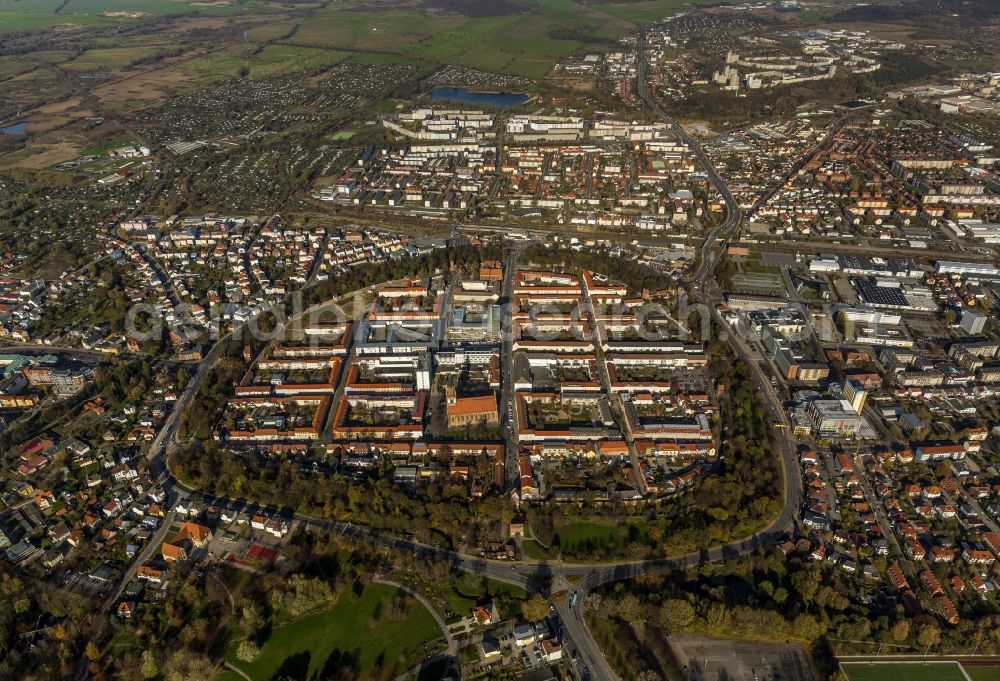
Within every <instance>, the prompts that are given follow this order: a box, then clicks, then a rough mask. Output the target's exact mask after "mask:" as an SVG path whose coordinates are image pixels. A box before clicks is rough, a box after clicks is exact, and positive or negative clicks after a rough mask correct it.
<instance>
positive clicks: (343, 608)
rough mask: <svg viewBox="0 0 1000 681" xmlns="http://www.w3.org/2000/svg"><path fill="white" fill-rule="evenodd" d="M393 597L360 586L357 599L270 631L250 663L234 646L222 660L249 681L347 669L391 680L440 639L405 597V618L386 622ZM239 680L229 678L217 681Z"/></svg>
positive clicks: (389, 591)
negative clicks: (427, 647)
mask: <svg viewBox="0 0 1000 681" xmlns="http://www.w3.org/2000/svg"><path fill="white" fill-rule="evenodd" d="M399 595H401V593H400V592H399V591H398V590H397V589H395V588H393V587H389V586H383V585H379V584H372V585H368V586H366V587H365V588H364V591H363V592H362V594H361V596H360V597H359V598H354V597H352V596H351V595H350V594H348V593H345V594H343V595H342V596H341V597H340V599H339V600H338V602H337V604H336V605H334V606H333V607H332V608H330V609H328V610H325V611H323V612H320V613H317V614H314V615H307V616H305V617H302V618H300V619H297V620H294V621H293V622H291V623H289V624H286V625H284V626H280V627H278V628H276V629H275V630H274V631H273V632H271V635H270V637H269V638H268V639H267V641H266V642H265V643H264V645H263V646H261V650H260V655H259V656H258V657H257V659H255V660H254V661H253V662H250V663H247V662H242V661H240V660H239V659H237V657H236V644H235V643H234V644H233V645H232V646H231V647H230V650H229V652H228V653H227V655H226V659H227V661H228V662H229V663H230V664H231V665H233V666H235V667H237V668H238V669H240V670H241V671H243V672H244V673H245V674H246V676H248V677H249V678H251V679H254V681H267V679H271V678H280V677H284V676H285V675H288V676H290V677H292V678H313V677H314V676H316V677H322V678H325V677H326V674H327V673H329V671H331V670H332V669H344V668H353V671H354V673H353V674H352V676H354V677H355V678H393V677H394V676H395V675H396V674H398V673H400V672H402V671H403V670H405V669H408V668H409V667H411V666H412V665H413V664H415V663H417V662H419V661H420V660H422V659H424V658H425V653H424V646H425V644H428V643H430V642H432V641H434V640H435V639H437V638H439V637H441V635H442V633H441V631H440V630H439V629H438V626H437V624H436V623H435V622H434V618H433V617H432V616H431V614H430V613H429V612H427V610H426V609H425V608H424V607H423V606H422V605H421V604H420V603H418V602H417V601H415V600H413V599H412V598H410V597H405V598H406V601H405V606H406V611H405V615H404V616H403V617H400V618H390V617H389V610H390V607H389V606H390V603H391V602H392V600H393V599H394V598H396V597H397V596H399ZM377 667H378V668H379V670H378V671H377V672H376V671H375V670H376V668H377ZM290 672H295V673H290ZM240 678H241V676H240V675H239V674H236V673H235V672H230V673H227V674H225V675H223V676H222V677H220V679H219V681H231V680H232V681H239V679H240Z"/></svg>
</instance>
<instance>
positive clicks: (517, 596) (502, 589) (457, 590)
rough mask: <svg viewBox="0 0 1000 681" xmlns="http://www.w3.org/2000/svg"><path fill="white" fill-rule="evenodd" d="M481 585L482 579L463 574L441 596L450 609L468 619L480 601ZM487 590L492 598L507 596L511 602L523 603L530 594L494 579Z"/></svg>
mask: <svg viewBox="0 0 1000 681" xmlns="http://www.w3.org/2000/svg"><path fill="white" fill-rule="evenodd" d="M481 585H482V578H481V577H478V576H476V575H472V574H469V573H467V572H463V573H462V574H461V575H460V576H459V578H458V581H456V582H455V585H454V586H447V587H445V588H444V589H442V594H441V595H442V596H443V597H444V599H445V600H446V601H448V607H450V608H451V609H452V611H454V612H456V613H458V614H459V615H462V616H463V617H466V616H468V615H471V614H472V608H473V607H474V606H475V605H476V601H477V600H479V591H480V588H481ZM486 589H487V590H488V591H489V595H490V597H491V598H494V597H496V596H500V595H502V594H505V595H507V597H508V599H509V600H510V601H523V600H524V599H525V598H527V597H528V594H526V593H525V591H524V589H522V588H520V587H518V586H514V585H513V584H505V583H503V582H498V581H496V580H493V579H490V580H488V581H487V584H486ZM515 609H516V608H515ZM501 614H502V615H504V616H512V615H513V614H515V613H501Z"/></svg>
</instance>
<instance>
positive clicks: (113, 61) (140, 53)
mask: <svg viewBox="0 0 1000 681" xmlns="http://www.w3.org/2000/svg"><path fill="white" fill-rule="evenodd" d="M158 50H159V48H157V47H111V48H105V49H96V50H87V51H86V52H84V53H83V54H81V55H80V56H79V57H77V58H75V59H71V60H70V61H66V62H63V63H62V64H60V67H61V68H64V69H69V70H71V71H107V70H109V69H119V68H122V67H124V66H127V65H129V64H130V63H132V62H133V61H134V60H136V59H142V58H143V57H148V56H150V55H152V54H155V53H156V52H157V51H158Z"/></svg>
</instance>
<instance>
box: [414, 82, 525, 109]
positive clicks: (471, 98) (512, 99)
mask: <svg viewBox="0 0 1000 681" xmlns="http://www.w3.org/2000/svg"><path fill="white" fill-rule="evenodd" d="M430 94H431V99H442V100H445V101H449V102H459V103H461V104H478V105H480V106H492V107H496V108H498V109H509V108H510V107H512V106H518V105H519V104H524V103H525V102H527V101H528V99H530V98H529V97H528V95H526V94H523V93H520V92H476V91H475V90H468V89H466V88H464V87H436V88H434V89H433V90H431V93H430Z"/></svg>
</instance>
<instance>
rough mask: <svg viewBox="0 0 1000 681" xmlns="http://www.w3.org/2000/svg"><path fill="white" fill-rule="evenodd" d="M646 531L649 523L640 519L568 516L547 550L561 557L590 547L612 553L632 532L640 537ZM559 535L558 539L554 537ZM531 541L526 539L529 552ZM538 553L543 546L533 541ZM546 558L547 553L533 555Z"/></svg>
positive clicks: (557, 529) (569, 556) (554, 536)
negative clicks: (577, 517)
mask: <svg viewBox="0 0 1000 681" xmlns="http://www.w3.org/2000/svg"><path fill="white" fill-rule="evenodd" d="M648 532H649V525H648V523H647V522H646V521H645V520H642V519H626V521H625V523H624V524H622V523H618V522H616V523H614V524H611V523H605V522H602V521H601V520H569V521H567V522H566V523H564V524H562V525H559V526H557V527H556V528H555V534H554V535H553V538H552V542H551V546H552V549H551V550H550V551H548V553H549V554H555V553H561V554H562V556H563V557H564V558H573V557H574V556H580V555H585V554H588V553H590V552H592V551H605V552H611V553H615V551H616V550H618V549H621V548H622V547H624V546H625V544H626V543H627V542H628V539H629V537H630V535H631V536H636V537H637V538H638V537H641V536H643V535H645V534H646V533H648ZM557 537H558V542H557V541H556V538H557ZM530 543H532V542H527V541H526V542H525V543H524V544H525V552H526V553H528V555H529V556H531V555H532V554H531V551H532V549H530V548H528V545H529V544H530ZM535 548H536V549H537V550H538V551H539V552H540V553H541V554H544V553H546V552H545V550H544V549H543V548H542V547H541V546H539V545H537V544H536V545H535ZM532 557H538V558H546V557H549V556H546V555H538V556H532Z"/></svg>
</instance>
